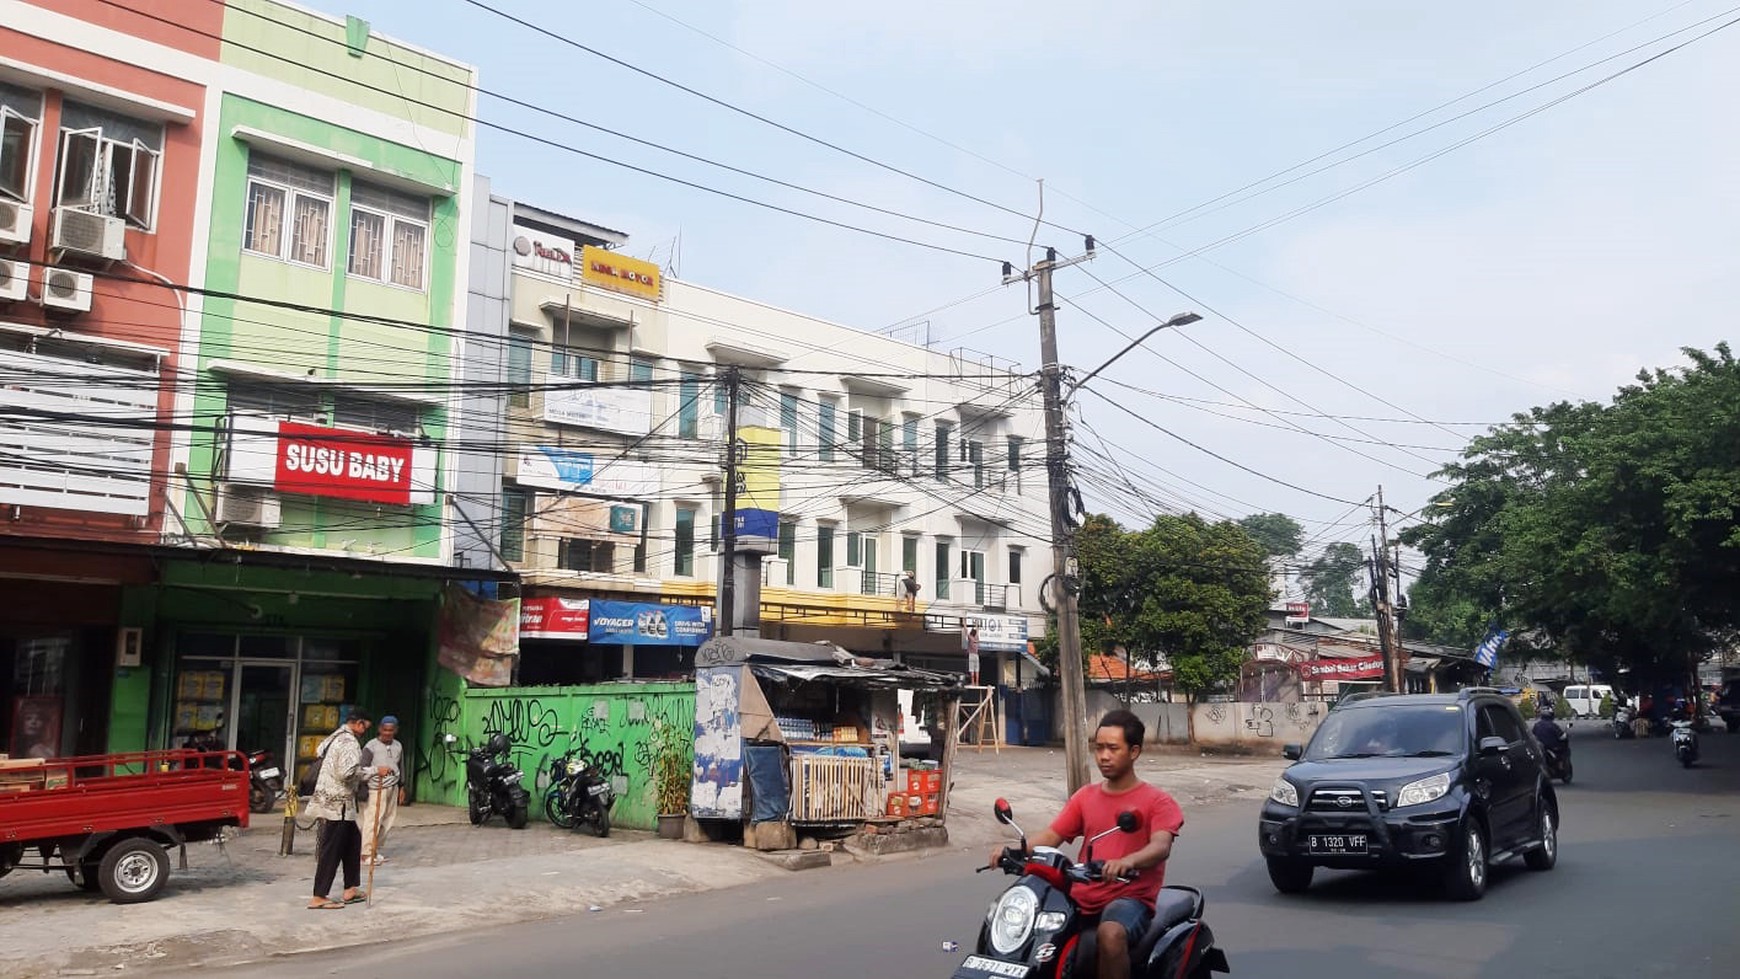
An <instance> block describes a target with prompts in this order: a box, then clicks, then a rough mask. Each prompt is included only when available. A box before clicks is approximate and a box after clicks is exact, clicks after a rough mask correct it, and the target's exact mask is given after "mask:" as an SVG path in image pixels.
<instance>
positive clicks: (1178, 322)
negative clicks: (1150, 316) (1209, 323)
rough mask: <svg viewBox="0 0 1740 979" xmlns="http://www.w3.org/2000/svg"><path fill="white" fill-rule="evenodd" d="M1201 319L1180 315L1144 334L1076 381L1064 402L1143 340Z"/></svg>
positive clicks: (1195, 316)
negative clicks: (1170, 328)
mask: <svg viewBox="0 0 1740 979" xmlns="http://www.w3.org/2000/svg"><path fill="white" fill-rule="evenodd" d="M1200 319H1202V317H1201V316H1198V315H1197V314H1196V313H1179V314H1178V315H1177V316H1174V317H1172V318H1171V319H1169V320H1167V321H1166V322H1164V323H1161V324H1160V325H1158V326H1156V327H1154V328H1153V329H1151V330H1149V331H1148V332H1147V333H1144V334H1142V335H1141V336H1139V337H1137V338H1136V339H1134V340H1131V341H1130V345H1129V346H1127V347H1125V348H1124V349H1122V350H1120V351H1118V352H1117V353H1115V354H1113V355H1112V359H1111V360H1108V361H1106V362H1105V363H1103V364H1101V365H1100V366H1098V367H1095V368H1094V369H1093V370H1091V371H1088V372H1087V374H1086V376H1084V377H1083V378H1082V379H1081V380H1079V381H1076V382H1075V383H1074V384H1071V385H1070V386H1069V390H1067V391H1065V392H1063V400H1065V401H1067V400H1069V398H1070V396H1071V395H1073V394H1075V392H1076V391H1078V390H1080V389H1081V386H1082V385H1083V384H1086V383H1087V382H1089V381H1091V380H1093V379H1094V377H1095V376H1096V375H1098V374H1099V372H1100V371H1103V370H1105V369H1106V368H1108V367H1110V366H1112V364H1113V362H1115V361H1116V360H1117V359H1118V358H1119V357H1122V356H1123V355H1125V354H1127V353H1129V352H1130V351H1132V350H1134V349H1136V348H1137V347H1139V346H1141V345H1142V341H1143V340H1146V339H1148V338H1149V337H1151V336H1153V335H1154V334H1156V333H1159V332H1160V331H1161V330H1164V329H1167V328H1168V327H1173V326H1189V325H1190V324H1192V323H1195V322H1196V321H1197V320H1200Z"/></svg>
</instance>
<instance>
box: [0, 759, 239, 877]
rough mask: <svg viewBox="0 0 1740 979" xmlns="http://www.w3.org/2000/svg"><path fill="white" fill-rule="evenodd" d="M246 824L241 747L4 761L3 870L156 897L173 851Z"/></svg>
mask: <svg viewBox="0 0 1740 979" xmlns="http://www.w3.org/2000/svg"><path fill="white" fill-rule="evenodd" d="M247 825H248V761H247V758H246V756H244V755H242V754H241V753H239V752H235V751H185V750H181V751H147V752H137V753H132V754H119V755H89V756H85V757H80V758H54V759H49V760H48V761H44V762H34V761H30V762H20V761H12V762H4V763H0V877H4V876H5V875H6V874H7V873H9V872H11V871H12V870H15V869H18V870H40V871H43V872H44V873H51V872H53V871H56V870H61V871H65V872H66V875H67V878H68V879H69V880H71V881H72V882H73V883H75V884H77V885H79V886H80V887H82V888H84V889H85V890H88V891H94V890H98V889H101V890H102V892H103V893H104V894H105V895H106V896H107V897H108V898H109V900H111V901H113V902H115V903H116V904H136V903H138V902H141V901H149V900H151V899H152V898H154V897H156V896H157V894H158V893H159V892H160V891H162V890H163V884H164V882H165V881H166V880H167V879H168V877H169V852H168V851H169V849H170V848H171V847H174V848H179V849H180V851H181V853H180V857H181V869H183V870H186V869H187V844H189V843H199V842H203V841H206V840H211V839H214V838H216V837H217V836H218V835H219V834H220V833H222V832H223V830H224V829H225V828H226V827H232V826H233V827H237V828H246V827H247Z"/></svg>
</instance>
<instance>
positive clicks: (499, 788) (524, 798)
mask: <svg viewBox="0 0 1740 979" xmlns="http://www.w3.org/2000/svg"><path fill="white" fill-rule="evenodd" d="M442 740H444V741H446V742H447V744H449V745H451V744H453V743H454V742H456V741H458V740H459V739H458V738H456V737H454V736H453V735H451V734H449V735H446V736H445V737H444V738H443V739H442ZM512 748H513V744H512V743H511V742H510V741H508V738H507V735H505V734H499V733H498V734H492V735H490V736H489V740H488V741H485V742H484V743H483V744H481V745H479V746H477V747H475V748H472V749H470V750H469V751H467V752H466V754H465V807H466V812H467V813H468V814H469V815H470V817H471V825H473V826H482V825H483V823H484V821H485V820H487V819H489V817H490V816H492V815H495V814H497V813H500V814H501V817H502V818H503V819H504V820H506V821H507V824H508V828H510V829H525V828H526V817H527V814H528V813H529V812H530V811H531V802H532V796H531V793H529V792H527V791H526V787H525V786H524V785H522V784H521V783H522V782H524V781H525V778H526V773H525V772H523V771H521V770H520V767H519V766H518V765H515V764H514V763H513V762H512V761H511V760H509V758H508V752H509V751H510V750H511V749H512Z"/></svg>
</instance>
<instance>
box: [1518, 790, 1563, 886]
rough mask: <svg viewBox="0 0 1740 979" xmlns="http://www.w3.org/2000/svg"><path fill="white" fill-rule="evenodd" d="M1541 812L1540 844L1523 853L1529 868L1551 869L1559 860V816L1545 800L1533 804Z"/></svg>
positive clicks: (1524, 860)
mask: <svg viewBox="0 0 1740 979" xmlns="http://www.w3.org/2000/svg"><path fill="white" fill-rule="evenodd" d="M1535 808H1537V809H1538V810H1539V811H1540V814H1541V845H1540V846H1538V847H1535V848H1534V849H1533V850H1530V851H1529V852H1527V853H1525V854H1523V862H1524V863H1526V864H1528V867H1529V869H1530V870H1551V869H1553V864H1556V863H1558V862H1559V818H1558V816H1557V815H1556V814H1554V812H1553V807H1552V806H1549V805H1547V803H1546V801H1545V800H1542V801H1540V802H1538V803H1536V804H1535Z"/></svg>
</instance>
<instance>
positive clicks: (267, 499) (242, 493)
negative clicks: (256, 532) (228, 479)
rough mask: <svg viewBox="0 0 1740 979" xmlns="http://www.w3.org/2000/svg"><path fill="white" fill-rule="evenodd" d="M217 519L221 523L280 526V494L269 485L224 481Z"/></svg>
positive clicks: (268, 528) (246, 525) (266, 527)
mask: <svg viewBox="0 0 1740 979" xmlns="http://www.w3.org/2000/svg"><path fill="white" fill-rule="evenodd" d="M217 519H218V523H220V524H233V525H235V526H238V527H258V528H261V529H263V530H270V529H271V528H273V527H276V526H278V522H279V505H278V494H277V493H276V492H274V491H273V490H272V488H271V487H269V486H246V485H243V484H240V483H223V484H221V485H220V486H219V488H218V499H217Z"/></svg>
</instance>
